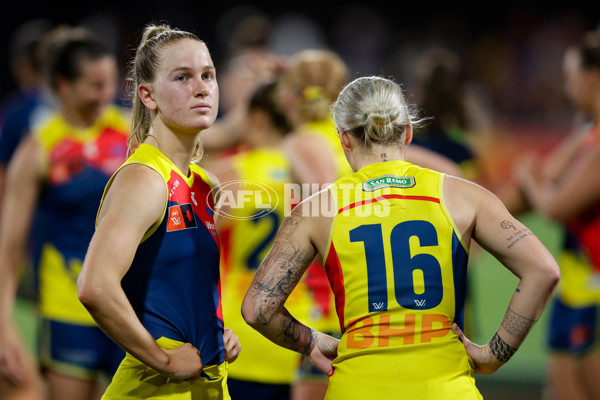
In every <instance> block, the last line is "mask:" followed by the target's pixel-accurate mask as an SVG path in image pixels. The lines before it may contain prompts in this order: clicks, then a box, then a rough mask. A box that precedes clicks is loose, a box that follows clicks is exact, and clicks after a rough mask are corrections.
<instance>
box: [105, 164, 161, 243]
mask: <svg viewBox="0 0 600 400" xmlns="http://www.w3.org/2000/svg"><path fill="white" fill-rule="evenodd" d="M131 164H141V165H145V166H147V167H148V168H150V169H152V170H153V171H155V172H156V173H157V174H159V175H161V177H162V178H163V182H164V184H165V192H166V193H167V195H168V193H169V187H168V186H167V181H166V180H165V179H164V176H162V174H161V172H160V171H158V170H156V169H154V168H152V167H151V166H149V165H148V164H146V163H143V162H140V161H135V160H134V161H130V162H126V163H124V164H123V165H121V166H120V167H119V169H117V170H116V171H115V173H114V174H113V175H112V176H111V177H110V179H109V180H108V183H107V184H106V186H105V188H104V193H103V194H102V199H101V200H100V205H99V206H98V211H97V212H96V221H95V223H94V227H95V228H97V227H98V216H99V215H100V210H101V209H102V205H103V204H104V198H105V197H106V194H107V193H108V190H109V189H110V187H111V185H112V183H113V181H114V179H115V177H116V176H117V174H118V173H119V172H120V171H121V170H122V169H123V168H124V167H126V166H127V165H131ZM166 212H167V199H165V206H164V207H163V211H162V215H161V216H160V218H159V219H158V220H157V221H156V222H155V223H154V224H153V225H152V226H151V227H150V228H149V229H148V230H147V231H146V233H145V234H144V236H143V237H142V240H141V241H140V243H144V242H145V241H146V240H147V239H148V238H149V237H150V236H152V234H154V232H156V230H157V229H158V227H159V226H160V225H161V224H162V221H163V219H164V218H165V214H166Z"/></svg>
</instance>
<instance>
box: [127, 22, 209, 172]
mask: <svg viewBox="0 0 600 400" xmlns="http://www.w3.org/2000/svg"><path fill="white" fill-rule="evenodd" d="M183 39H191V40H196V41H198V42H200V43H203V44H204V41H202V40H200V39H199V38H198V37H197V36H196V35H194V34H193V33H190V32H185V31H181V30H179V29H177V28H171V27H170V26H169V25H164V24H163V25H153V24H150V25H147V26H146V27H145V28H144V33H143V36H142V40H141V41H140V43H139V45H138V47H137V50H136V53H135V58H134V59H133V61H132V62H131V65H130V71H129V76H128V78H127V83H128V92H129V94H130V96H131V101H132V117H131V135H130V136H129V140H128V146H129V153H132V152H133V151H134V150H135V148H136V147H137V146H139V145H140V144H141V143H143V142H144V140H145V139H146V137H147V136H148V134H149V131H150V127H151V124H152V115H151V113H150V110H149V109H148V108H146V106H145V105H144V103H142V100H141V99H140V97H139V95H138V93H137V88H138V87H139V85H140V84H141V83H144V82H146V83H152V82H154V79H155V78H156V72H157V71H158V69H159V67H160V62H161V61H162V59H161V57H160V50H162V49H164V48H165V47H167V46H171V45H173V44H175V43H177V42H179V41H180V40H183ZM202 154H203V149H202V142H200V140H198V142H197V143H196V148H195V149H194V154H193V156H192V161H194V162H197V161H199V160H200V159H201V158H202Z"/></svg>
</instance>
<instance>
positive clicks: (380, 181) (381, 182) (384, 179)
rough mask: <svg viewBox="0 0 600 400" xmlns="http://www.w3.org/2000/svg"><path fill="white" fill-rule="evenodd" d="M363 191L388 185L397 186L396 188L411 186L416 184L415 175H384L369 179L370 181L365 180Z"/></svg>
mask: <svg viewBox="0 0 600 400" xmlns="http://www.w3.org/2000/svg"><path fill="white" fill-rule="evenodd" d="M362 186H363V191H365V192H373V191H375V190H377V189H381V188H386V187H395V188H401V189H406V188H411V187H413V186H415V177H414V176H396V175H383V176H380V177H377V178H373V179H369V180H368V181H365V182H363V184H362Z"/></svg>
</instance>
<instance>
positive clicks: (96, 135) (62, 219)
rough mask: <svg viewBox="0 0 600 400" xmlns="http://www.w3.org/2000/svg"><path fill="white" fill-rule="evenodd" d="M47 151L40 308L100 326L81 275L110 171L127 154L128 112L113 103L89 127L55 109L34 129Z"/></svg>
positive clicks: (71, 320) (57, 317) (79, 322)
mask: <svg viewBox="0 0 600 400" xmlns="http://www.w3.org/2000/svg"><path fill="white" fill-rule="evenodd" d="M33 135H34V136H35V137H36V139H37V140H38V142H39V144H40V146H41V148H42V151H43V154H44V157H45V168H46V169H45V173H46V181H45V185H44V189H43V191H42V193H41V195H40V201H39V204H40V207H41V209H42V211H43V213H44V218H45V219H44V227H45V231H44V232H42V233H40V234H41V235H42V237H43V247H42V254H41V259H40V266H39V274H40V283H39V284H40V312H41V315H42V316H43V317H44V318H48V319H52V320H56V321H61V322H65V323H72V324H77V325H86V326H95V325H96V324H95V323H94V320H93V319H92V317H91V316H90V314H89V313H88V312H87V310H86V309H85V307H83V305H82V304H81V303H80V302H79V298H78V296H77V277H78V276H79V272H80V271H81V266H82V263H83V259H84V258H85V253H86V251H87V248H88V245H89V242H90V240H91V238H92V235H93V234H94V217H95V215H96V211H97V209H98V202H99V200H100V198H101V196H102V191H103V190H104V187H105V186H106V182H107V181H108V179H109V178H110V176H111V175H112V174H113V173H114V172H115V171H116V170H117V168H119V166H120V165H121V164H122V163H123V162H124V161H125V160H126V158H127V137H128V135H129V124H128V116H127V114H126V113H125V112H124V111H123V110H122V109H120V108H118V107H115V106H109V107H107V108H106V110H105V111H104V112H103V113H102V115H101V116H100V117H99V118H98V120H97V121H96V122H95V123H94V125H93V126H91V127H89V128H85V129H84V128H77V127H74V126H71V125H70V124H69V123H67V122H66V121H65V120H64V118H63V117H62V116H61V115H60V113H55V114H53V115H52V116H51V117H49V118H48V119H47V120H45V122H44V123H43V124H41V125H40V126H39V127H38V128H37V129H36V130H34V131H33Z"/></svg>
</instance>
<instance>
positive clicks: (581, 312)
mask: <svg viewBox="0 0 600 400" xmlns="http://www.w3.org/2000/svg"><path fill="white" fill-rule="evenodd" d="M599 306H600V305H593V306H588V307H583V308H575V307H570V306H567V305H566V304H564V303H563V302H561V301H560V299H558V298H555V299H554V300H553V304H552V316H551V317H550V334H549V338H548V340H549V343H548V344H549V347H550V349H551V350H553V351H557V352H563V353H569V354H572V355H574V356H583V355H585V354H586V353H588V352H589V351H590V350H592V349H593V348H595V347H596V346H597V345H598V344H599V340H598V334H599V332H598V322H599V321H598V316H599V311H598V307H599Z"/></svg>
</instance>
